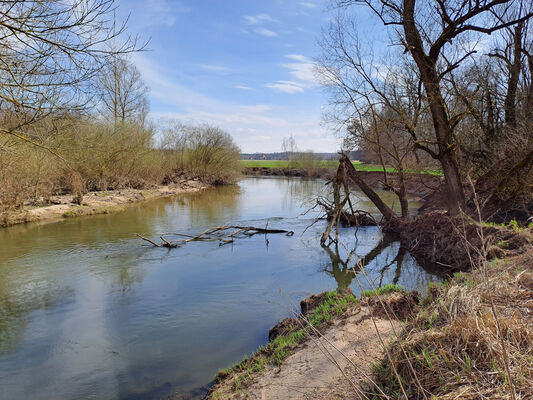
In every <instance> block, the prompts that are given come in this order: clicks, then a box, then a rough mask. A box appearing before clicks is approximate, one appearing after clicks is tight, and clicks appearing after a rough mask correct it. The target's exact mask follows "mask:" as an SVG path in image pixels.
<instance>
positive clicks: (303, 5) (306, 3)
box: [298, 1, 318, 8]
mask: <svg viewBox="0 0 533 400" xmlns="http://www.w3.org/2000/svg"><path fill="white" fill-rule="evenodd" d="M298 4H300V5H301V6H302V7H306V8H317V7H318V6H317V5H316V4H315V3H310V2H308V1H301V2H300V3H298Z"/></svg>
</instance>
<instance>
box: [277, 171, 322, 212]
mask: <svg viewBox="0 0 533 400" xmlns="http://www.w3.org/2000/svg"><path fill="white" fill-rule="evenodd" d="M274 179H275V181H276V183H277V185H278V187H279V188H280V192H282V193H284V194H285V195H284V196H283V202H284V204H283V206H284V207H286V208H291V207H293V206H294V205H298V206H300V205H304V206H307V207H312V206H313V205H315V203H316V198H317V196H319V195H322V196H327V195H328V193H329V192H330V191H331V189H330V186H326V185H325V182H323V181H319V180H317V179H306V178H274Z"/></svg>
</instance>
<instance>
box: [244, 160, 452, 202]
mask: <svg viewBox="0 0 533 400" xmlns="http://www.w3.org/2000/svg"><path fill="white" fill-rule="evenodd" d="M358 173H359V175H360V176H361V177H362V179H363V180H364V181H365V182H366V183H367V184H368V185H370V186H371V187H372V188H373V189H382V190H383V189H384V185H383V182H382V179H383V172H381V171H364V170H363V171H358ZM335 174H336V169H334V168H312V169H303V168H270V167H245V168H244V169H243V175H245V176H255V177H258V176H285V177H300V178H314V179H324V180H331V179H333V177H334V176H335ZM393 175H394V174H391V176H393ZM442 183H443V177H442V176H439V175H432V174H416V173H411V174H407V181H406V191H407V194H408V195H410V196H415V197H420V198H422V199H424V200H425V199H427V198H429V197H432V196H435V195H437V193H438V192H439V190H438V189H439V187H440V186H441V185H442Z"/></svg>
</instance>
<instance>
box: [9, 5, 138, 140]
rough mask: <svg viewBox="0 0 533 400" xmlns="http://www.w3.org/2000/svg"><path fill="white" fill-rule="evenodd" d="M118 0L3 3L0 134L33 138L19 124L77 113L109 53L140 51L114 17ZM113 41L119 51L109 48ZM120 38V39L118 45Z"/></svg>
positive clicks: (83, 106)
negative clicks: (6, 119)
mask: <svg viewBox="0 0 533 400" xmlns="http://www.w3.org/2000/svg"><path fill="white" fill-rule="evenodd" d="M115 9H116V5H115V0H45V1H42V0H13V1H3V2H1V4H0V111H2V112H3V113H12V115H13V118H11V119H10V121H11V124H9V125H7V126H3V127H2V128H1V129H0V133H1V134H4V135H11V136H14V137H17V138H18V139H21V140H24V141H28V142H32V143H33V144H37V145H39V143H36V142H35V141H34V140H32V139H31V138H29V137H26V136H25V134H24V133H23V132H21V130H20V129H21V128H22V127H23V126H25V125H27V124H30V123H32V122H34V121H35V120H37V119H40V118H43V117H45V116H47V115H50V114H58V113H72V112H74V113H77V112H81V111H83V110H85V109H86V107H87V106H88V105H89V104H90V100H91V98H92V97H93V96H94V92H93V90H92V86H91V82H92V80H93V79H94V78H95V77H96V76H97V74H98V73H99V72H100V71H101V69H102V68H103V66H104V65H105V64H106V62H107V59H108V57H110V56H115V55H117V54H126V53H129V52H132V51H135V50H138V49H139V48H140V47H142V46H138V43H137V40H136V39H135V38H130V37H127V36H125V28H126V27H125V24H119V25H117V23H116V22H115V18H114V16H115ZM111 42H113V43H114V45H115V50H113V51H106V50H105V48H106V47H107V44H108V43H111ZM117 43H121V44H119V45H117Z"/></svg>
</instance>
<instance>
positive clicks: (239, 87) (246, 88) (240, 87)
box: [235, 85, 252, 90]
mask: <svg viewBox="0 0 533 400" xmlns="http://www.w3.org/2000/svg"><path fill="white" fill-rule="evenodd" d="M235 89H240V90H252V88H251V87H250V86H247V85H237V86H235Z"/></svg>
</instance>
